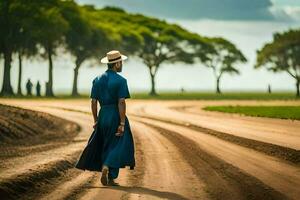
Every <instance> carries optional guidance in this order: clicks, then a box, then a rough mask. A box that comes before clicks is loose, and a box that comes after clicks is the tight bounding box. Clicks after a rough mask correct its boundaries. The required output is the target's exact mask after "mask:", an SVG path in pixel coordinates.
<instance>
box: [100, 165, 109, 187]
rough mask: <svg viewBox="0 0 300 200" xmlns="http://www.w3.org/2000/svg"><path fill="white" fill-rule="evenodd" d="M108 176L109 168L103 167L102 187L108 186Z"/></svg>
mask: <svg viewBox="0 0 300 200" xmlns="http://www.w3.org/2000/svg"><path fill="white" fill-rule="evenodd" d="M107 175H108V168H107V167H103V169H102V174H101V183H102V185H107V184H108V178H107Z"/></svg>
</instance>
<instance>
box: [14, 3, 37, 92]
mask: <svg viewBox="0 0 300 200" xmlns="http://www.w3.org/2000/svg"><path fill="white" fill-rule="evenodd" d="M14 7H15V10H16V12H17V13H18V15H17V17H18V22H19V23H20V31H19V34H18V37H17V38H16V40H15V44H16V52H17V54H18V61H19V74H18V90H17V94H18V95H22V87H21V83H22V71H23V69H22V68H23V64H22V60H23V57H31V56H34V55H36V54H37V52H38V49H37V38H36V30H37V29H38V27H35V17H36V16H34V15H32V14H31V13H32V12H33V11H35V10H37V8H38V4H36V3H31V4H24V3H22V1H19V3H18V4H15V6H14Z"/></svg>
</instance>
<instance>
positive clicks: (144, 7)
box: [0, 0, 300, 93]
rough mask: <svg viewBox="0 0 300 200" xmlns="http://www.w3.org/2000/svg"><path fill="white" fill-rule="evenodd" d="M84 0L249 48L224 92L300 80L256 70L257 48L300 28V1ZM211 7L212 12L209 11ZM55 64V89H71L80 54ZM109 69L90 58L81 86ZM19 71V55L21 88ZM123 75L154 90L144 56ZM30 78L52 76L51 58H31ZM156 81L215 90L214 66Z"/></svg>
mask: <svg viewBox="0 0 300 200" xmlns="http://www.w3.org/2000/svg"><path fill="white" fill-rule="evenodd" d="M78 2H79V3H89V4H92V3H93V4H96V5H97V6H99V7H101V6H104V5H114V6H120V7H123V8H127V9H129V10H130V11H131V12H142V13H144V14H147V15H152V16H156V17H160V18H164V19H167V21H169V22H174V23H177V24H180V25H181V26H183V27H185V28H187V29H188V30H190V31H193V32H197V33H199V34H201V35H205V36H222V37H225V38H226V39H228V40H230V41H231V42H233V43H234V44H235V45H236V46H237V47H238V48H240V49H241V50H242V51H243V53H244V54H245V55H246V57H247V58H248V60H249V62H248V63H247V64H245V65H241V66H239V69H240V71H241V75H238V76H231V75H227V74H226V75H224V77H223V78H222V80H221V89H223V90H224V91H228V90H266V88H267V84H271V86H272V88H273V89H274V90H292V91H293V90H294V85H295V83H294V80H293V79H292V78H290V77H289V76H288V75H287V74H285V73H278V74H274V73H272V72H268V71H266V70H264V69H260V70H255V69H253V65H254V63H255V59H256V55H255V52H256V50H257V49H259V48H261V47H262V45H263V44H265V43H266V42H269V41H271V40H272V34H273V33H274V32H277V31H285V30H288V29H289V28H292V27H296V28H300V0H251V1H250V0H222V1H221V0H151V1H149V0H102V1H99V0H78ZM220 2H222V4H221V3H220ZM249 2H251V4H249ZM205 5H206V6H205ZM160 9H161V10H160ZM207 10H210V12H205V11H207ZM189 13H190V15H189ZM102 56H104V55H99V58H100V57H102ZM0 64H1V66H3V61H0ZM54 65H55V68H54V90H55V92H62V91H67V92H70V91H71V86H72V78H73V67H74V59H73V58H71V57H70V56H69V55H64V54H63V53H59V54H58V56H56V57H55V58H54ZM105 69H106V66H105V65H100V64H99V65H96V66H94V67H91V64H90V63H89V62H85V63H84V64H83V67H82V68H81V69H80V74H79V91H80V92H86V93H88V92H89V91H90V87H91V81H92V79H93V78H94V77H95V76H97V75H98V74H101V73H102V72H103V71H105ZM17 74H18V70H17V62H16V59H15V62H14V63H13V67H12V82H13V86H14V88H15V89H16V83H17ZM121 74H122V75H123V76H124V77H126V78H127V80H128V84H129V88H130V91H132V92H134V91H139V90H149V88H150V77H149V74H148V69H147V68H146V66H144V65H143V63H142V62H140V60H139V59H136V58H132V57H130V58H129V60H128V61H126V62H125V64H124V72H122V73H121ZM0 77H3V67H0ZM28 77H31V78H32V81H33V82H34V83H36V81H37V80H40V81H42V82H45V81H47V78H48V63H47V62H46V61H41V60H36V59H35V60H27V61H25V62H24V74H23V85H25V82H26V79H27V78H28ZM1 79H2V78H1ZM156 80H157V84H156V85H157V88H158V90H179V89H180V88H181V87H183V88H185V89H186V90H211V91H213V90H214V89H215V80H214V77H213V75H212V72H211V70H210V69H207V68H205V67H203V66H201V65H200V64H195V65H193V66H191V65H184V64H173V65H163V66H162V67H161V69H159V71H158V74H157V78H156ZM0 86H2V81H0ZM43 90H44V87H43Z"/></svg>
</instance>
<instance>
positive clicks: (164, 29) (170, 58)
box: [138, 19, 208, 95]
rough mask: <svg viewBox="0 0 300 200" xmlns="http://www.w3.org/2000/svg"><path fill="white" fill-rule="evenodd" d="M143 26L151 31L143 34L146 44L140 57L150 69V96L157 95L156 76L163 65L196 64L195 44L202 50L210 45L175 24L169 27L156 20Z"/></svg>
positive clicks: (141, 50) (139, 54) (150, 20)
mask: <svg viewBox="0 0 300 200" xmlns="http://www.w3.org/2000/svg"><path fill="white" fill-rule="evenodd" d="M142 24H143V25H144V26H145V27H148V28H149V30H144V31H142V33H141V34H142V36H143V38H144V43H143V45H142V46H141V48H140V50H139V52H138V56H139V57H140V58H141V59H142V61H143V63H144V64H145V65H146V66H147V67H148V69H149V74H150V78H151V91H150V95H157V92H156V88H155V76H156V74H157V72H158V69H159V68H160V67H161V66H162V64H165V63H171V64H173V63H177V62H182V63H186V64H191V63H193V62H194V59H193V49H192V48H191V45H192V44H193V42H197V44H200V45H199V46H201V47H202V48H203V47H206V46H208V44H207V43H206V42H205V41H204V40H202V38H201V37H200V36H198V35H195V34H192V33H189V32H188V31H186V30H184V29H182V28H181V27H179V26H178V25H175V24H173V25H169V24H167V23H165V22H163V21H158V20H155V19H147V21H146V22H145V21H144V22H142ZM203 49H204V48H203ZM203 52H205V51H203Z"/></svg>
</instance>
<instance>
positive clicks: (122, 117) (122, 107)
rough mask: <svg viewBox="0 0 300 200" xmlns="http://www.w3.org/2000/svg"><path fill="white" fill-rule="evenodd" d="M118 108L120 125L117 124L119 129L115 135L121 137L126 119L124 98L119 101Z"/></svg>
mask: <svg viewBox="0 0 300 200" xmlns="http://www.w3.org/2000/svg"><path fill="white" fill-rule="evenodd" d="M118 108H119V116H120V124H119V127H118V133H117V134H116V135H117V136H121V135H123V133H124V126H125V118H126V102H125V98H121V99H119V102H118Z"/></svg>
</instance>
